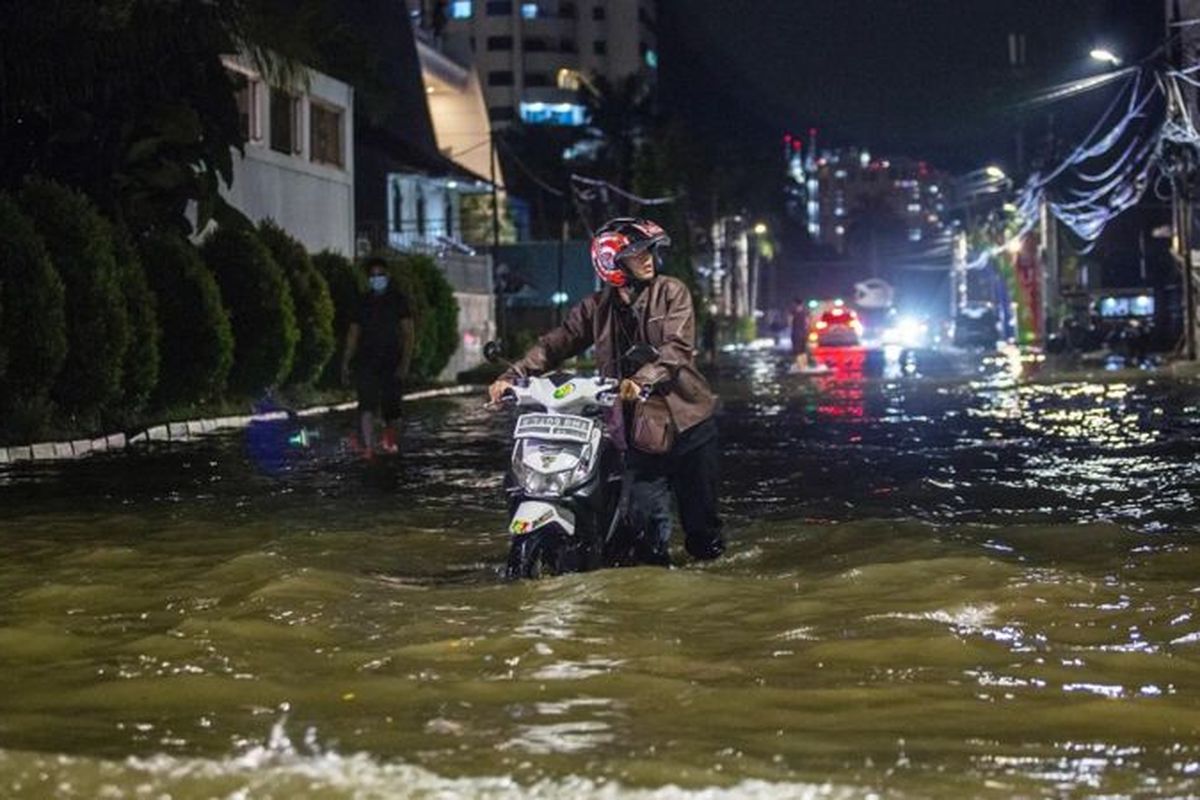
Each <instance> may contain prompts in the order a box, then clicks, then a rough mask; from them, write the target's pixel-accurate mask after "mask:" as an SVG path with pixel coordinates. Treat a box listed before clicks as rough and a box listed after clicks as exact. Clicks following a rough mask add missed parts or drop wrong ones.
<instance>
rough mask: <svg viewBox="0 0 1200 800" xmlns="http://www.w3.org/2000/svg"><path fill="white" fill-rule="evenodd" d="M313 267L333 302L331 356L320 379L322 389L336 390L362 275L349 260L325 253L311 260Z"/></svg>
mask: <svg viewBox="0 0 1200 800" xmlns="http://www.w3.org/2000/svg"><path fill="white" fill-rule="evenodd" d="M312 262H313V266H315V267H316V268H317V270H318V271H319V272H320V273H321V275H322V276H323V277H324V278H325V283H326V285H327V286H328V287H329V295H330V298H331V299H332V301H333V337H334V345H335V350H334V355H333V358H331V359H329V361H328V362H327V363H326V364H325V371H324V373H323V374H322V375H321V381H320V383H321V385H322V386H337V385H339V384H340V382H341V365H342V354H343V353H344V352H345V349H346V331H347V330H348V329H349V328H350V323H351V322H353V321H354V317H355V314H357V313H358V304H359V301H360V300H361V299H362V293H363V291H364V290H365V289H366V283H365V281H364V280H363V275H362V272H361V271H360V270H358V269H356V268H355V266H354V263H353V262H352V261H350V259H348V258H346V257H345V256H343V255H340V254H338V253H334V252H331V251H329V250H325V251H323V252H321V253H317V254H316V255H315V256H313V258H312Z"/></svg>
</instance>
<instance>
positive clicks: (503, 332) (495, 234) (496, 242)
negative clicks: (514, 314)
mask: <svg viewBox="0 0 1200 800" xmlns="http://www.w3.org/2000/svg"><path fill="white" fill-rule="evenodd" d="M488 144H489V148H490V150H491V154H492V157H491V173H492V174H491V179H492V275H493V276H496V277H504V276H501V275H500V264H499V259H500V193H499V191H498V189H497V187H496V132H495V131H488ZM494 283H495V285H496V289H497V292H496V302H497V304H498V306H497V308H498V311H499V314H497V319H496V321H497V325H496V338H497V339H500V340H502V341H503V339H504V337H505V336H507V335H508V298H506V297H505V296H504V289H505V286H504V283H505V281H494Z"/></svg>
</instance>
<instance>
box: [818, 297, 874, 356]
mask: <svg viewBox="0 0 1200 800" xmlns="http://www.w3.org/2000/svg"><path fill="white" fill-rule="evenodd" d="M810 320H811V322H809V327H808V341H809V343H810V344H812V345H815V346H817V347H858V346H859V345H860V344H862V335H863V326H862V321H861V320H860V319H859V318H858V312H856V311H855V310H854V309H852V308H849V307H847V306H846V304H845V303H843V302H842V301H841V300H832V301H827V302H824V303H819V304H818V305H817V308H816V309H815V310H814V312H813V314H812V316H811V317H810Z"/></svg>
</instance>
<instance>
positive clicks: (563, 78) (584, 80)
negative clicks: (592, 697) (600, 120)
mask: <svg viewBox="0 0 1200 800" xmlns="http://www.w3.org/2000/svg"><path fill="white" fill-rule="evenodd" d="M555 83H557V84H558V88H560V89H565V90H567V91H569V92H577V91H579V87H580V86H583V88H585V89H587V90H588V92H589V93H590V94H591V95H592V97H595V98H596V99H597V100H598V99H600V90H599V89H597V88H596V84H594V83H593V82H592V79H591V78H589V77H588V76H587V75H584V74H583V73H582V72H580V71H579V70H577V69H571V68H570V67H560V68H559V70H558V73H557V75H555Z"/></svg>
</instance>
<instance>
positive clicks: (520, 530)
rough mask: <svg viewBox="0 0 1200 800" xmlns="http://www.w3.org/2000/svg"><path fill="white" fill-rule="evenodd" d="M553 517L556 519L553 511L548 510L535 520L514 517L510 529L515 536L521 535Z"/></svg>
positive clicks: (535, 528)
mask: <svg viewBox="0 0 1200 800" xmlns="http://www.w3.org/2000/svg"><path fill="white" fill-rule="evenodd" d="M552 519H554V512H553V511H547V512H546V513H544V514H542V515H541V516H540V517H538V518H537V519H535V520H534V521H533V522H530V521H529V520H527V519H514V520H513V521H512V525H510V526H509V531H511V532H512V534H513V536H520V535H522V534H525V533H530V532H532V531H535V530H537V529H538V528H540V527H542V526H543V525H545V524H546V523H547V522H550V521H551V520H552Z"/></svg>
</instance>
